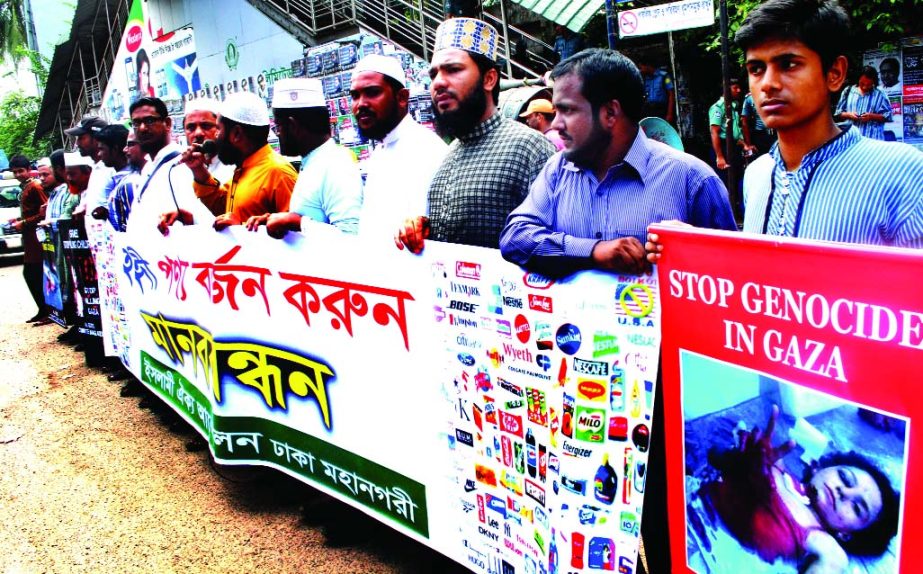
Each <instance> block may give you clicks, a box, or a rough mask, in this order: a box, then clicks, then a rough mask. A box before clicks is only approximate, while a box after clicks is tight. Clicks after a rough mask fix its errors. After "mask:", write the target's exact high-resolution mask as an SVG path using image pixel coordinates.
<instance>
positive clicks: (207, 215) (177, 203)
mask: <svg viewBox="0 0 923 574" xmlns="http://www.w3.org/2000/svg"><path fill="white" fill-rule="evenodd" d="M129 114H130V115H131V125H132V127H133V128H134V131H135V137H136V139H137V140H138V143H139V144H140V145H141V149H142V150H143V151H144V152H145V153H147V154H148V155H149V156H150V157H151V161H149V162H148V163H147V164H146V165H145V166H144V169H142V170H141V179H140V184H139V185H140V187H139V188H138V190H137V191H136V192H135V197H134V202H133V203H132V207H131V215H130V216H129V219H128V226H127V227H128V230H129V231H131V230H132V229H134V228H136V227H139V226H140V227H142V228H153V227H155V226H156V227H158V228H159V229H160V230H161V232H162V233H164V234H166V233H167V228H168V227H169V226H170V225H171V224H172V223H173V222H174V221H175V220H176V219H177V218H178V214H179V212H180V211H183V212H185V213H188V214H189V215H191V218H192V219H191V221H184V223H203V224H207V225H211V224H212V223H213V222H214V220H215V216H214V215H212V213H211V212H210V211H209V210H208V208H206V207H205V205H204V204H203V203H202V202H201V201H199V198H197V197H196V195H195V192H193V190H192V172H191V171H190V170H189V168H188V167H186V166H185V165H183V164H181V163H180V159H181V154H182V152H183V148H182V147H180V146H179V145H177V144H175V143H173V142H171V141H170V130H171V127H172V120H171V119H170V116H168V115H167V106H166V104H164V103H163V101H162V100H160V99H159V98H152V97H147V96H146V97H143V98H139V99H138V100H136V101H135V103H133V104H132V105H131V107H130V108H129Z"/></svg>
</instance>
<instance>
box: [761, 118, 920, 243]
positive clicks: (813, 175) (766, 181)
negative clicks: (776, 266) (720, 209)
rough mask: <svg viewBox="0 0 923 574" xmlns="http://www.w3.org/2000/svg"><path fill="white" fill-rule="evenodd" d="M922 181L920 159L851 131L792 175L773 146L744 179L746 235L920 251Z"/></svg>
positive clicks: (894, 145) (900, 147)
mask: <svg viewBox="0 0 923 574" xmlns="http://www.w3.org/2000/svg"><path fill="white" fill-rule="evenodd" d="M921 182H923V153H920V152H919V151H917V150H916V149H914V148H913V147H911V146H908V145H905V144H901V143H898V142H882V141H877V140H873V139H869V138H865V137H862V136H861V135H860V133H859V130H858V129H854V128H853V129H850V130H849V131H846V132H844V133H842V134H840V135H839V136H838V137H836V138H834V139H832V140H830V141H829V142H827V143H826V144H824V145H823V146H821V147H820V148H818V149H816V150H814V151H812V152H810V153H808V154H807V155H806V156H804V158H803V159H802V160H801V165H800V166H799V167H798V169H797V170H795V171H793V172H790V171H788V170H787V169H786V167H785V162H784V160H783V159H782V155H781V153H780V152H779V148H778V146H775V147H773V149H772V150H771V151H770V153H768V154H766V156H765V157H761V158H760V159H758V160H757V161H755V162H753V163H752V164H751V165H750V167H749V168H748V169H747V171H746V173H745V174H744V193H745V194H746V196H747V213H746V216H745V218H744V231H747V232H750V233H767V234H769V235H778V236H783V237H803V238H807V239H820V240H824V241H840V242H844V243H862V244H867V245H889V246H895V247H913V248H921V247H923V184H921ZM767 211H768V213H769V217H768V221H767V220H766V213H767Z"/></svg>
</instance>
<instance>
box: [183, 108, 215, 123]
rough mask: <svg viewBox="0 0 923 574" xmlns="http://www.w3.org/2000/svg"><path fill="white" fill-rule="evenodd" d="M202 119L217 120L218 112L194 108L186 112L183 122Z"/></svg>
mask: <svg viewBox="0 0 923 574" xmlns="http://www.w3.org/2000/svg"><path fill="white" fill-rule="evenodd" d="M202 120H208V121H212V122H217V121H218V114H216V113H215V112H210V111H208V110H194V111H191V112H189V113H188V114H186V118H185V120H184V122H183V123H184V124H187V123H189V122H201V121H202Z"/></svg>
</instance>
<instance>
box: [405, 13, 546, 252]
mask: <svg viewBox="0 0 923 574" xmlns="http://www.w3.org/2000/svg"><path fill="white" fill-rule="evenodd" d="M498 41H499V37H498V34H497V31H496V30H495V29H494V28H493V27H492V26H490V25H489V24H486V23H485V22H482V21H480V20H475V19H473V18H453V19H451V20H447V21H445V22H443V23H442V24H441V25H440V26H439V29H438V30H437V31H436V44H435V48H434V50H433V60H432V62H431V64H430V77H431V78H432V80H433V83H432V86H431V87H430V94H431V95H432V98H433V112H434V114H435V119H436V127H437V129H438V130H439V132H440V133H441V134H442V135H449V136H453V137H455V138H456V140H455V141H454V142H452V144H451V145H450V146H449V151H448V154H447V155H446V158H445V160H444V161H443V162H442V166H441V167H440V168H439V169H438V170H437V171H436V174H435V176H433V181H432V184H431V185H430V188H429V195H428V201H429V217H426V216H423V215H419V216H417V217H412V218H409V219H407V220H406V221H405V222H404V225H403V226H402V227H401V229H400V230H399V231H398V232H397V234H396V235H395V243H396V244H397V246H398V247H399V248H401V249H403V248H404V246H407V248H408V249H410V251H412V252H413V253H419V252H420V251H422V250H423V240H424V239H426V238H429V239H434V240H436V241H445V242H449V243H460V244H463V245H477V246H481V247H491V248H494V249H496V248H497V245H498V242H499V237H500V231H501V230H502V229H503V223H504V222H505V221H506V216H507V215H509V213H510V211H512V210H513V208H515V207H516V206H517V205H519V204H520V203H521V202H522V200H523V199H525V197H526V194H527V193H528V192H529V185H530V184H531V183H532V181H533V180H534V179H535V177H536V176H537V175H538V173H539V171H541V169H542V166H543V165H545V162H546V161H547V160H548V158H550V157H551V156H552V154H554V152H555V148H554V144H552V143H551V142H550V141H548V139H547V138H545V137H544V136H543V135H542V134H540V133H538V132H537V131H535V130H533V129H530V128H527V127H526V126H524V125H522V124H520V123H518V122H515V121H512V120H509V119H505V118H503V117H502V116H501V115H500V114H499V113H498V111H497V98H498V94H499V91H500V89H499V79H500V76H499V73H498V71H497V61H496V60H497V53H498V46H497V45H498Z"/></svg>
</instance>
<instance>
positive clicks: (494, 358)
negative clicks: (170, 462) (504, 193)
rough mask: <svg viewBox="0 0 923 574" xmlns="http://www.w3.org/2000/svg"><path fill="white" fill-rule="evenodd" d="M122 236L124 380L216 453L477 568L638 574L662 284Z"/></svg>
mask: <svg viewBox="0 0 923 574" xmlns="http://www.w3.org/2000/svg"><path fill="white" fill-rule="evenodd" d="M116 245H117V247H116V257H117V259H118V261H119V262H120V263H121V271H120V272H119V274H118V275H119V286H118V291H119V294H120V298H121V300H122V301H123V302H124V307H125V317H126V319H127V323H128V325H129V328H130V331H131V338H130V340H131V343H132V349H131V352H129V353H128V355H127V358H128V362H129V367H130V368H131V370H132V371H133V372H134V373H135V374H136V375H137V376H138V377H139V378H140V379H141V380H142V381H143V382H144V383H145V384H147V385H148V386H149V387H151V388H152V390H154V391H155V392H157V393H158V394H159V395H160V396H161V397H162V398H163V399H164V400H165V401H166V402H167V403H168V404H170V405H171V406H172V407H173V408H174V409H176V410H177V412H179V413H180V414H181V415H182V416H183V417H185V418H186V419H187V420H188V421H189V422H190V423H191V424H193V425H194V426H195V427H196V428H197V430H198V431H199V432H201V433H202V434H203V436H205V438H206V439H208V441H209V445H210V448H211V450H212V452H213V454H214V455H215V458H216V459H217V460H219V461H221V462H222V463H227V464H259V465H266V466H270V467H273V468H277V469H279V470H281V471H283V472H286V473H288V474H290V475H292V476H294V477H296V478H298V479H300V480H304V481H306V482H309V483H311V484H312V485H314V486H316V487H318V488H321V489H322V490H324V491H326V492H328V493H329V494H331V495H333V496H336V497H338V498H340V499H342V500H344V501H346V502H348V503H349V504H351V505H353V506H356V507H357V508H359V509H361V510H363V511H364V512H366V513H368V514H370V515H371V516H374V517H376V518H377V519H379V520H381V521H383V522H385V523H386V524H388V525H389V526H391V527H393V528H396V529H398V530H400V531H401V532H403V533H404V534H406V535H408V536H411V537H413V538H415V539H416V540H418V541H421V542H423V543H424V544H427V545H428V546H430V547H432V548H434V549H436V550H438V551H439V552H442V553H443V554H446V555H448V556H450V557H452V558H453V559H455V560H457V561H458V562H461V563H463V564H465V565H466V566H467V567H468V568H470V569H471V570H473V571H476V572H506V571H509V572H513V571H518V572H533V573H536V574H537V573H540V572H546V573H550V572H582V571H591V570H613V571H614V570H617V569H619V570H621V571H623V572H633V571H634V570H635V569H636V563H637V562H636V561H637V550H638V536H639V527H640V517H641V506H642V501H643V496H644V495H643V493H644V484H645V477H646V461H647V449H648V445H649V440H650V429H651V415H652V410H653V393H654V391H655V388H654V382H655V381H656V379H657V358H658V346H659V339H660V328H659V319H658V315H659V313H658V291H657V285H656V281H655V279H654V278H653V277H633V276H632V277H617V276H614V275H610V274H605V273H599V272H584V273H582V274H579V275H575V276H572V277H570V278H568V279H567V280H564V281H560V282H557V283H555V282H554V281H551V280H549V279H547V278H544V277H542V276H539V275H535V274H531V273H526V272H524V271H523V270H522V269H520V268H519V267H517V266H515V265H511V264H509V263H507V262H505V261H503V260H502V259H501V258H500V255H499V252H497V251H495V250H487V249H480V248H473V247H464V246H458V245H449V244H440V243H435V242H430V243H428V244H427V248H426V250H425V251H424V254H423V255H422V256H414V255H411V254H409V253H406V252H399V251H397V250H396V249H394V247H393V246H392V245H384V244H382V245H378V244H371V245H370V244H366V243H363V242H361V241H360V240H359V239H357V238H354V237H346V236H342V235H340V234H339V233H338V232H336V231H335V230H332V231H330V232H329V233H326V232H324V230H316V231H315V230H312V234H311V237H309V238H306V237H304V236H302V235H301V234H294V233H290V234H289V235H288V236H287V237H286V239H285V240H284V241H277V240H274V239H271V238H269V237H267V236H266V235H265V234H263V233H259V234H253V233H249V232H247V231H245V230H243V229H241V228H239V227H238V228H232V229H231V230H229V231H225V232H222V233H217V232H215V231H213V230H211V229H200V228H196V227H192V228H177V229H173V230H171V233H170V235H169V236H168V237H166V238H164V237H161V236H160V235H159V234H158V233H157V232H156V231H151V232H150V233H149V234H142V233H138V232H134V233H133V234H131V235H120V236H119V237H117V243H116ZM658 495H663V493H658Z"/></svg>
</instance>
